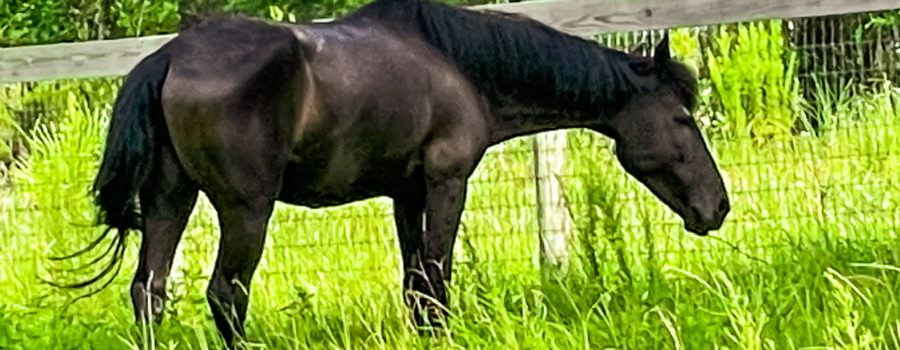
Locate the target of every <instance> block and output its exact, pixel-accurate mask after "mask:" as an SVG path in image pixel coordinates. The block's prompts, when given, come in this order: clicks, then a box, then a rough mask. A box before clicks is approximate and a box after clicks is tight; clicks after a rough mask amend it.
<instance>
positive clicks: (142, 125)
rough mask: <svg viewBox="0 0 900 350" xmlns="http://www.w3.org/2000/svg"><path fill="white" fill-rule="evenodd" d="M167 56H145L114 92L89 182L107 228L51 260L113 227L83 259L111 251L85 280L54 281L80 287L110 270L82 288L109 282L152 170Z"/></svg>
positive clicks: (137, 223) (161, 127) (137, 221)
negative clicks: (108, 240)
mask: <svg viewBox="0 0 900 350" xmlns="http://www.w3.org/2000/svg"><path fill="white" fill-rule="evenodd" d="M169 62H170V60H169V56H168V54H166V53H164V52H157V53H154V54H152V55H150V56H148V57H147V58H145V59H144V60H143V61H141V62H140V63H138V65H137V66H136V67H135V68H134V69H133V70H132V71H131V73H129V74H128V76H127V77H126V79H125V82H124V83H123V84H122V87H121V89H120V90H119V94H118V97H117V98H116V103H115V106H114V108H113V114H112V120H111V121H110V124H109V134H108V136H107V138H106V151H105V152H104V153H103V160H102V162H101V163H100V171H99V172H98V173H97V178H96V179H95V180H94V185H93V188H92V192H93V194H94V197H95V204H96V205H97V206H98V207H99V209H100V210H99V214H98V218H97V219H98V223H99V224H101V225H105V226H107V229H106V230H105V231H104V233H103V234H101V235H100V236H99V237H97V238H96V239H95V240H94V241H93V242H92V243H90V244H89V245H88V246H87V247H85V248H84V249H82V250H80V251H78V252H75V253H73V254H70V255H68V256H64V257H58V258H54V260H60V259H69V258H73V257H76V256H79V255H82V254H84V253H86V252H88V251H91V250H93V249H94V248H96V247H97V246H98V245H99V244H100V243H101V241H103V240H104V239H105V238H106V237H107V236H108V235H109V233H110V232H115V233H116V234H115V236H114V237H113V241H112V242H111V243H110V245H109V247H108V248H107V249H106V250H105V251H104V252H103V253H102V254H100V256H98V257H97V258H96V259H93V260H92V261H91V262H89V263H88V265H93V264H96V263H98V262H99V261H101V260H103V258H104V257H105V256H107V255H109V254H110V253H112V257H111V258H110V259H109V261H108V264H107V265H106V266H105V267H104V268H102V269H101V270H100V272H99V273H98V274H97V275H96V276H94V277H92V278H90V279H88V280H85V281H82V282H78V283H73V284H65V285H61V284H55V283H54V285H57V286H61V287H68V288H82V287H86V286H88V285H91V284H93V283H94V282H97V281H99V280H101V279H103V278H104V277H106V276H108V275H110V274H112V276H111V277H110V278H109V280H108V281H107V282H106V283H105V284H104V285H103V286H102V287H101V288H100V289H98V290H96V291H94V292H91V293H90V294H88V295H91V294H94V293H96V292H98V291H99V290H102V289H103V288H105V287H106V286H107V285H109V284H110V283H111V282H112V280H113V279H114V278H115V276H116V275H117V274H118V272H119V269H120V268H121V261H122V255H123V254H124V252H125V238H126V236H127V234H128V231H129V230H132V229H140V228H141V226H142V225H143V223H142V220H141V213H140V211H139V207H138V194H139V192H140V189H141V187H143V185H144V183H145V181H146V180H147V178H148V176H150V173H151V171H152V170H153V166H154V164H155V162H156V158H157V157H158V153H159V147H160V137H164V135H166V132H165V124H164V123H165V122H164V120H163V111H162V104H161V103H160V102H161V99H160V96H161V93H162V86H163V83H164V82H165V79H166V74H167V73H168V70H169Z"/></svg>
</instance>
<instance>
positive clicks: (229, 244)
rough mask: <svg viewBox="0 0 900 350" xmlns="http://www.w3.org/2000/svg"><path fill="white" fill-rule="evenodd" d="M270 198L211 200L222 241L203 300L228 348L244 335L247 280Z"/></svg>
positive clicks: (261, 239) (269, 210) (271, 203)
mask: <svg viewBox="0 0 900 350" xmlns="http://www.w3.org/2000/svg"><path fill="white" fill-rule="evenodd" d="M273 197H274V196H273ZM273 197H269V196H262V195H260V196H257V197H255V198H247V199H242V200H213V202H214V203H215V205H216V208H217V210H218V212H219V224H220V225H221V227H222V237H221V240H220V241H219V253H218V257H217V258H216V267H215V269H214V270H213V275H212V279H210V282H209V289H208V290H207V298H208V299H209V305H210V309H211V311H212V313H213V318H214V319H215V320H216V326H217V327H218V328H219V331H220V332H221V333H222V336H223V337H224V338H225V343H226V344H227V345H228V346H232V347H233V346H234V345H235V343H236V342H238V341H240V340H242V338H243V337H244V334H245V333H244V320H245V319H246V317H247V306H248V303H249V297H250V280H251V278H252V277H253V272H254V271H255V270H256V265H257V264H258V263H259V259H260V257H261V256H262V252H263V245H264V243H265V237H266V224H267V222H268V220H269V216H271V214H272V209H273V207H274V199H273Z"/></svg>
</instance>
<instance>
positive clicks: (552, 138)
mask: <svg viewBox="0 0 900 350" xmlns="http://www.w3.org/2000/svg"><path fill="white" fill-rule="evenodd" d="M532 146H533V152H534V177H535V181H534V183H535V187H536V193H537V218H538V220H537V221H538V232H539V235H540V238H539V242H540V264H541V275H542V276H552V273H555V272H560V271H565V270H566V268H567V267H568V264H569V253H570V249H569V248H570V243H571V231H572V223H571V218H570V217H569V212H568V209H567V208H566V203H565V200H564V197H563V191H564V190H565V189H564V188H563V187H562V184H561V183H560V176H561V175H562V174H563V173H564V171H565V150H566V131H564V130H561V131H552V132H545V133H541V134H538V135H535V137H534V139H533V144H532ZM548 273H549V274H550V275H548Z"/></svg>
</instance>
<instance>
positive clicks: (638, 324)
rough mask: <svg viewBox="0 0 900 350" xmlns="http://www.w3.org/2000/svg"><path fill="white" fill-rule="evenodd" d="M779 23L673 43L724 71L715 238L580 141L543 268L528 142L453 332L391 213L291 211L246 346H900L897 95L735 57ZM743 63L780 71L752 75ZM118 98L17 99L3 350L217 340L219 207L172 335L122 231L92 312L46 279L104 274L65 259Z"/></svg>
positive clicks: (714, 94)
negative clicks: (551, 263)
mask: <svg viewBox="0 0 900 350" xmlns="http://www.w3.org/2000/svg"><path fill="white" fill-rule="evenodd" d="M766 23H769V22H766ZM779 23H780V22H779ZM777 26H780V24H778V25H777ZM775 27H776V25H771V26H767V25H759V26H758V27H755V26H751V25H747V26H744V27H742V28H744V29H740V30H746V32H744V34H734V35H732V34H729V33H724V34H723V33H719V35H720V39H722V40H720V41H719V42H720V43H721V42H722V41H723V40H726V39H724V38H726V37H728V38H731V39H728V40H735V42H734V45H736V46H738V47H739V48H738V49H734V51H728V50H725V49H723V48H722V46H713V47H712V48H707V49H706V51H704V50H702V49H700V48H698V47H697V45H696V43H697V42H698V40H699V39H697V38H698V35H697V33H698V32H699V31H696V30H680V31H677V32H675V33H674V34H673V51H674V52H673V53H674V54H675V55H676V56H677V57H679V58H681V59H684V60H686V61H690V60H695V61H696V65H697V66H700V67H705V68H704V69H705V70H707V71H709V72H707V73H706V74H707V75H708V76H709V77H708V78H706V79H704V80H702V81H701V88H702V90H701V92H702V93H703V96H702V98H701V103H702V106H701V107H700V108H699V110H698V112H697V114H696V115H695V117H696V118H697V119H698V122H699V124H700V125H701V126H702V129H703V130H704V133H705V137H706V138H707V140H708V142H709V145H710V149H711V150H712V152H713V154H714V157H715V159H716V160H717V162H718V164H719V167H720V169H721V171H722V175H723V177H724V178H725V181H726V187H727V188H728V190H729V195H730V199H731V203H732V212H731V214H730V215H729V216H728V218H727V219H726V221H725V224H724V226H723V227H722V229H721V230H719V231H717V232H712V233H711V234H710V236H708V237H697V236H695V235H692V234H690V233H687V232H685V231H684V229H683V227H682V222H681V220H680V219H679V218H678V217H676V216H675V215H674V214H673V213H672V212H671V210H669V209H668V208H666V207H665V206H664V205H662V204H661V203H659V200H657V199H656V198H655V197H653V195H652V194H650V193H649V191H648V190H646V189H645V188H644V187H643V186H642V185H640V184H639V183H637V181H635V180H634V179H633V178H631V177H630V176H628V175H626V174H625V172H624V171H623V170H622V169H621V167H620V166H619V164H618V162H617V161H616V160H615V155H614V153H613V149H614V145H613V144H612V143H611V142H610V141H609V140H608V139H606V138H604V137H602V136H600V135H599V134H596V133H592V132H588V131H583V130H572V131H569V132H567V133H566V134H565V138H566V146H565V149H564V152H563V153H564V154H565V169H564V171H563V172H562V173H561V174H559V175H558V176H559V182H560V183H561V184H562V188H561V196H562V197H563V199H564V203H565V209H566V211H567V213H568V214H569V215H570V217H571V220H572V224H573V225H572V228H571V232H570V234H571V237H572V240H571V242H570V244H569V247H570V249H571V256H570V259H569V264H568V266H567V267H566V268H565V269H564V270H562V271H554V273H550V274H542V270H541V269H542V268H541V264H540V262H539V251H538V250H539V249H538V248H539V230H538V225H537V220H538V218H537V215H538V213H537V209H536V205H535V203H536V200H537V199H536V194H535V181H536V179H535V175H534V166H535V165H534V151H533V137H523V138H516V139H513V140H510V141H507V142H505V143H503V144H501V145H499V146H496V147H493V148H492V149H491V150H490V151H489V153H488V154H487V156H486V157H485V159H484V160H483V161H482V163H481V165H480V166H479V168H478V169H477V170H476V172H475V175H473V176H472V178H471V179H470V181H469V184H470V192H469V197H468V200H467V202H466V210H465V212H464V214H463V224H462V225H461V227H460V236H459V239H458V240H457V243H456V250H455V256H456V258H455V259H456V260H455V264H454V269H455V272H454V280H453V282H452V284H451V285H450V289H451V293H452V298H451V302H450V305H449V306H448V310H449V311H448V313H449V314H450V315H451V317H452V320H451V322H450V324H449V326H448V327H447V328H446V329H441V330H437V331H436V332H437V334H434V335H430V336H420V335H419V334H418V333H417V332H416V330H415V329H413V327H412V326H411V325H410V324H409V322H408V319H409V315H408V314H409V311H408V309H407V308H406V306H405V305H404V302H403V298H402V295H401V286H400V280H401V276H402V271H401V270H402V269H401V261H400V255H399V247H398V243H397V238H396V234H395V229H394V227H393V218H392V214H391V205H390V202H389V201H388V200H386V199H375V200H369V201H364V202H358V203H354V204H350V205H344V206H340V207H335V208H328V209H319V210H309V209H304V208H299V207H292V206H287V205H281V204H279V205H278V206H277V207H276V212H275V214H274V215H273V218H272V220H271V222H270V224H269V236H268V238H267V240H266V249H265V253H264V256H263V258H262V262H261V263H260V266H259V268H258V269H257V272H256V277H255V279H254V282H253V287H254V289H253V293H252V294H251V302H250V312H249V315H250V316H249V319H248V323H247V327H248V340H249V343H248V344H247V345H248V348H252V349H363V348H366V349H368V348H371V349H419V348H421V349H517V348H521V349H598V348H599V349H606V348H610V349H897V348H900V293H898V291H900V250H898V247H900V237H898V234H900V182H898V178H900V159H898V158H900V157H898V156H900V121H898V116H900V87H897V86H895V85H894V84H893V83H892V82H891V81H890V80H889V79H887V78H884V79H876V80H874V81H866V82H865V84H863V83H861V82H851V83H852V85H847V86H843V85H842V86H827V85H826V84H825V83H824V82H823V83H820V84H819V85H816V86H818V88H817V89H814V90H813V91H808V94H806V95H804V94H802V93H801V91H800V87H799V85H795V84H798V83H796V82H797V81H798V80H799V78H798V77H797V76H796V75H792V74H796V72H794V73H791V68H790V67H795V66H794V65H796V62H792V61H791V59H790V58H789V57H791V56H790V54H789V52H788V51H789V49H785V48H772V47H771V46H768V47H769V50H771V51H766V52H768V53H771V52H776V55H775V57H774V58H772V57H773V56H767V55H764V54H760V55H759V56H757V57H750V58H747V57H744V59H745V61H744V63H743V64H744V66H739V63H736V61H739V60H738V59H735V60H733V61H729V60H728V59H727V58H728V57H729V56H727V54H728V53H734V52H739V53H741V54H747V52H742V51H740V47H741V45H745V46H744V47H752V45H751V43H758V42H764V40H772V41H773V42H774V41H777V40H782V38H783V37H781V35H782V34H781V33H780V32H778V30H776V29H774V28H775ZM754 31H755V32H754ZM710 32H715V31H714V30H710ZM740 35H744V36H746V37H748V38H755V39H753V40H758V41H741V40H748V39H746V38H744V39H740ZM765 35H770V36H775V37H777V38H776V39H764V38H763V36H765ZM606 40H612V39H606ZM607 42H609V41H607ZM740 43H742V44H740ZM723 46H724V45H723ZM716 50H721V51H716ZM779 50H780V51H779ZM736 56H737V55H736ZM733 57H735V56H732V58H733ZM761 57H762V58H761ZM766 57H768V58H770V60H768V61H766V60H765V59H764V58H766ZM747 60H749V61H747ZM710 62H714V63H712V64H711V63H710ZM747 62H753V63H747ZM716 64H718V66H717V67H719V69H720V70H719V71H718V72H719V73H721V74H720V75H716V74H715V72H717V71H716V70H715V68H712V67H710V66H711V65H713V66H715V65H716ZM748 66H755V68H757V69H759V70H760V71H763V70H765V69H762V68H761V67H764V68H772V69H770V70H765V71H766V72H769V73H770V74H769V75H751V74H747V75H746V76H741V75H740V73H737V72H746V71H747V70H746V69H748V68H747V67H748ZM773 67H774V68H773ZM779 69H780V70H781V71H782V73H781V74H780V75H779V74H777V73H771V72H773V71H778V70H779ZM784 72H788V73H784ZM716 77H718V79H724V81H720V82H718V83H717V82H716V80H715V79H717V78H716ZM729 79H730V80H729ZM723 82H724V83H727V84H728V86H735V85H739V84H744V86H745V88H744V90H742V91H743V92H738V93H737V94H738V97H736V99H737V100H739V101H743V102H737V103H736V104H734V103H731V104H730V102H728V101H732V102H733V101H734V100H735V98H731V99H729V97H728V93H729V91H724V90H725V89H724V88H723V85H721V84H722V83H723ZM785 82H787V84H786V83H785ZM767 84H769V85H767ZM120 85H121V81H120V80H119V79H115V78H93V79H79V80H57V81H52V82H46V83H36V84H33V85H24V84H22V85H18V84H7V85H2V86H0V131H3V130H5V128H7V126H6V124H4V123H7V121H9V120H14V119H15V118H14V113H15V111H21V110H25V109H27V108H28V106H29V103H31V102H33V100H36V99H43V100H44V101H45V104H44V106H51V107H53V108H52V109H49V110H48V112H46V113H47V116H46V117H45V118H42V119H40V120H39V121H38V122H36V123H35V126H34V127H30V128H27V129H23V128H22V127H21V126H19V127H18V129H17V127H16V126H15V123H11V125H12V126H9V127H8V129H11V130H17V131H16V132H18V133H19V134H20V135H21V137H22V142H23V144H24V145H25V146H26V148H27V154H26V155H24V156H20V157H19V158H17V159H16V160H15V161H13V162H12V163H11V164H9V166H8V170H7V171H4V172H3V173H2V181H0V182H2V185H0V286H2V288H0V349H191V350H193V349H218V348H221V347H222V346H223V344H222V343H221V340H220V339H219V335H218V333H217V332H216V329H215V326H214V324H213V321H212V316H211V314H210V312H209V308H208V305H207V300H206V287H207V283H208V276H209V274H210V272H211V269H212V267H213V259H214V257H215V252H216V247H217V242H218V235H219V230H218V223H217V222H216V216H215V212H214V210H213V208H212V206H211V205H210V204H209V202H208V201H207V200H206V199H205V198H203V197H202V196H201V200H200V202H199V205H198V207H197V208H196V209H195V211H194V213H193V215H192V217H191V220H190V224H189V226H188V229H187V231H186V232H185V235H184V239H183V241H182V244H181V246H180V247H179V250H178V253H177V257H176V266H174V269H173V277H172V279H171V280H170V282H169V297H170V301H169V304H168V309H167V310H166V312H165V317H166V319H165V320H164V321H163V323H162V324H161V325H159V326H158V327H142V328H138V327H135V326H134V323H133V315H132V311H131V301H130V296H129V293H128V289H129V286H130V278H131V275H132V272H133V271H134V270H135V263H136V256H137V247H138V243H139V234H136V233H135V234H132V235H130V237H129V240H128V244H127V250H126V251H125V252H124V253H123V256H124V257H125V264H124V265H123V267H122V271H121V273H120V274H119V276H118V278H116V279H114V280H112V282H111V284H110V285H109V287H108V288H106V289H104V290H102V291H100V292H98V293H97V294H95V295H92V296H90V297H87V298H84V299H81V300H77V301H75V300H74V299H75V298H77V297H78V296H79V295H81V294H83V293H84V292H85V291H69V290H61V289H58V288H54V287H52V286H50V285H48V284H47V283H44V281H45V280H49V281H77V280H79V279H82V278H84V277H85V276H88V275H89V274H90V272H91V271H92V270H91V269H88V270H77V271H67V269H73V268H77V267H79V266H81V265H84V264H85V263H88V264H90V262H91V260H92V259H93V256H90V255H88V256H83V257H80V258H79V259H75V260H72V261H62V262H56V261H52V260H50V259H49V258H50V257H52V256H60V255H66V254H68V253H71V252H73V251H76V250H78V249H80V248H82V247H84V245H85V244H86V243H87V242H89V241H90V240H91V239H92V238H94V237H95V236H96V235H98V234H99V233H100V232H102V230H101V228H99V227H95V226H93V224H94V220H95V219H96V218H95V216H96V210H97V209H96V208H95V207H94V205H93V203H92V199H91V198H90V197H89V188H90V184H91V180H92V179H93V177H94V176H95V174H96V171H97V167H98V164H99V161H100V155H101V152H102V147H103V146H102V142H103V140H104V138H105V136H106V128H107V125H108V122H109V118H110V113H111V106H112V103H113V100H114V97H115V94H116V92H117V90H118V87H119V86H120ZM775 85H777V86H779V87H780V88H781V89H783V90H779V93H781V94H782V96H783V98H782V99H781V100H780V101H782V102H784V101H787V102H786V103H783V104H779V103H780V102H777V101H776V102H771V101H772V100H776V98H773V97H772V96H773V95H774V93H769V94H767V95H766V97H767V98H768V101H769V102H768V103H763V104H755V103H756V102H754V101H755V100H754V97H751V96H755V95H754V92H753V91H774V90H773V89H775V88H773V87H772V86H775ZM730 93H734V92H733V91H731V92H730ZM26 96H30V97H26ZM29 99H32V100H29ZM748 101H750V102H748ZM51 115H52V118H51ZM809 120H816V124H817V125H816V126H815V127H813V126H811V125H809V123H808V121H809ZM751 129H752V130H754V133H750V132H749V131H747V132H744V131H746V130H751ZM0 136H2V133H0ZM101 248H105V247H101ZM101 265H102V264H101ZM94 267H95V269H94V270H93V271H95V270H96V267H97V266H94Z"/></svg>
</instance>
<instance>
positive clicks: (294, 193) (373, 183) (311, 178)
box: [277, 164, 392, 208]
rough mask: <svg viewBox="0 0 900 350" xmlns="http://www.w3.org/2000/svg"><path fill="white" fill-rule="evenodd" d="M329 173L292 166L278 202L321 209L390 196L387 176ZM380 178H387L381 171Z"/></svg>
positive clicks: (287, 171)
mask: <svg viewBox="0 0 900 350" xmlns="http://www.w3.org/2000/svg"><path fill="white" fill-rule="evenodd" d="M342 170H343V171H333V170H332V171H328V170H327V169H322V168H318V169H310V168H309V167H303V166H301V165H300V164H291V165H290V166H288V168H287V170H286V171H285V175H284V180H283V182H282V186H281V191H280V192H279V194H278V197H277V199H278V200H279V201H282V202H285V203H289V204H294V205H302V206H305V207H310V208H321V207H329V206H336V205H342V204H347V203H350V202H355V201H359V200H364V199H369V198H374V197H378V196H384V195H388V194H390V193H391V191H390V190H391V187H392V186H391V181H390V180H389V179H390V177H387V176H365V175H366V174H373V173H372V172H352V173H348V172H347V170H348V169H342ZM379 175H387V174H386V173H385V172H381V173H380V174H379Z"/></svg>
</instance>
